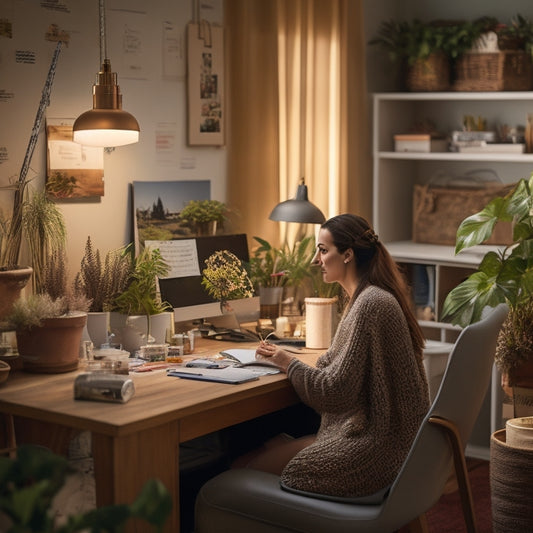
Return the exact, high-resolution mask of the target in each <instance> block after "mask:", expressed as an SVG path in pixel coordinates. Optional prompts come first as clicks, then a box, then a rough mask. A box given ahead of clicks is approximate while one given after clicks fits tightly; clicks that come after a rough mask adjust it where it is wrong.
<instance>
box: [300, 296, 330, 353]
mask: <svg viewBox="0 0 533 533" xmlns="http://www.w3.org/2000/svg"><path fill="white" fill-rule="evenodd" d="M336 327H337V298H306V299H305V345H306V347H307V348H316V349H323V348H329V345H330V344H331V339H333V335H334V334H335V329H336Z"/></svg>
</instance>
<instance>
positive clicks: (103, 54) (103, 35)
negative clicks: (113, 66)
mask: <svg viewBox="0 0 533 533" xmlns="http://www.w3.org/2000/svg"><path fill="white" fill-rule="evenodd" d="M99 15H100V65H103V64H104V61H105V60H106V59H107V43H106V28H105V5H104V0H100V10H99Z"/></svg>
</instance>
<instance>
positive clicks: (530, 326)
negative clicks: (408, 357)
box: [443, 175, 533, 386]
mask: <svg viewBox="0 0 533 533" xmlns="http://www.w3.org/2000/svg"><path fill="white" fill-rule="evenodd" d="M498 222H511V223H512V235H513V237H512V238H513V242H512V244H510V245H508V246H505V247H504V248H503V249H501V250H499V251H494V250H490V251H488V252H487V253H486V254H485V255H484V257H483V259H482V261H481V263H480V265H479V267H478V269H477V271H476V272H474V273H473V274H471V275H470V276H469V277H468V278H467V279H466V280H464V281H463V282H462V283H461V284H459V285H458V286H457V287H455V288H454V289H453V290H452V291H451V292H450V293H449V294H448V296H447V298H446V300H445V302H444V306H443V320H449V321H451V322H452V323H454V324H457V325H460V326H466V325H468V324H471V323H473V322H477V321H478V320H480V318H481V316H482V313H483V310H484V309H485V308H486V307H495V306H496V305H498V304H500V303H506V304H507V305H508V306H509V315H508V317H507V319H506V321H505V323H504V325H503V327H502V330H501V331H500V335H499V338H498V345H497V349H496V357H495V360H496V364H497V366H498V367H499V369H500V370H501V372H502V374H503V375H504V379H508V383H509V385H510V386H514V385H516V384H518V383H520V380H521V377H520V376H521V375H523V371H524V365H526V366H527V365H529V364H531V363H533V175H532V177H531V178H529V179H521V180H520V181H519V182H518V183H517V184H516V186H515V187H514V188H513V189H512V190H511V191H510V192H509V193H508V194H507V195H506V196H504V197H497V198H494V199H493V200H492V201H491V202H489V203H488V204H487V205H486V206H485V207H484V208H483V209H482V210H481V211H480V212H479V213H476V214H474V215H472V216H470V217H468V218H466V219H465V220H464V221H463V222H462V223H461V225H460V226H459V228H458V230H457V242H456V246H455V252H456V253H460V252H461V251H462V250H464V249H467V248H470V247H472V246H476V245H478V244H481V243H483V242H484V241H486V240H487V239H488V238H489V237H490V235H491V234H492V232H493V230H494V227H495V225H496V224H497V223H498Z"/></svg>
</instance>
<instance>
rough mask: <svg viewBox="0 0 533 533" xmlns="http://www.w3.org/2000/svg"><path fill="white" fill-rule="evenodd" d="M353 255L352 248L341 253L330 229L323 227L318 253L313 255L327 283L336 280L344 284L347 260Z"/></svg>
mask: <svg viewBox="0 0 533 533" xmlns="http://www.w3.org/2000/svg"><path fill="white" fill-rule="evenodd" d="M351 257H352V254H351V250H350V251H346V252H344V253H342V254H341V253H339V250H338V249H337V247H336V246H335V245H334V244H333V239H332V237H331V233H330V232H329V230H327V229H324V228H322V229H321V230H320V231H319V233H318V242H317V250H316V254H315V256H314V257H313V264H315V265H319V266H320V270H321V272H322V279H323V280H324V281H325V282H326V283H333V282H335V281H337V282H339V283H341V285H342V284H343V283H342V282H343V281H344V278H345V276H346V270H347V268H346V266H347V263H345V261H348V262H349V261H350V258H351Z"/></svg>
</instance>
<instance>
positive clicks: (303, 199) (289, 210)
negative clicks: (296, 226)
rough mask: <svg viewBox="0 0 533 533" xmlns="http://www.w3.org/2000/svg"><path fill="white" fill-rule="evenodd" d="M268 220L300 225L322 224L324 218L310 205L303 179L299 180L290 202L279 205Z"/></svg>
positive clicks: (286, 201)
mask: <svg viewBox="0 0 533 533" xmlns="http://www.w3.org/2000/svg"><path fill="white" fill-rule="evenodd" d="M268 218H269V219H270V220H277V221H281V222H300V223H301V224H322V223H323V222H325V221H326V217H325V216H324V214H323V213H322V211H320V209H318V207H317V206H316V205H314V204H312V203H311V202H310V201H309V200H308V197H307V185H305V182H304V178H301V180H300V184H299V185H298V189H297V190H296V196H295V197H294V198H292V199H291V200H285V201H284V202H281V203H279V204H278V205H277V206H276V207H274V209H273V210H272V212H271V213H270V216H269V217H268Z"/></svg>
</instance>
